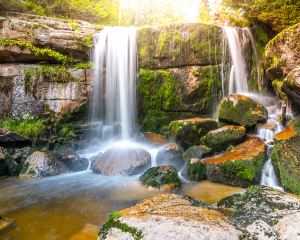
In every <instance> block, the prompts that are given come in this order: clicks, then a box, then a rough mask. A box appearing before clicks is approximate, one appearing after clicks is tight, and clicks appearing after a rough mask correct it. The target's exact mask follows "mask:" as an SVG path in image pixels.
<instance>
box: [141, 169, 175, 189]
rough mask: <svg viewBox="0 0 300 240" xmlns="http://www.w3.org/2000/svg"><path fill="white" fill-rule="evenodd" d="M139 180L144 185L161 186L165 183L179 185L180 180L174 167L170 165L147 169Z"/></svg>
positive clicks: (173, 185)
mask: <svg viewBox="0 0 300 240" xmlns="http://www.w3.org/2000/svg"><path fill="white" fill-rule="evenodd" d="M139 180H140V181H141V183H142V184H143V185H145V186H149V187H154V188H162V187H164V186H165V185H170V186H171V185H172V187H173V188H176V187H179V185H180V181H179V177H178V174H177V171H176V169H175V168H173V167H171V166H160V167H153V168H150V169H148V170H147V171H146V172H145V173H144V174H143V175H142V176H140V178H139Z"/></svg>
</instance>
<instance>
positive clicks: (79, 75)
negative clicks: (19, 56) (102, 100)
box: [0, 63, 91, 118]
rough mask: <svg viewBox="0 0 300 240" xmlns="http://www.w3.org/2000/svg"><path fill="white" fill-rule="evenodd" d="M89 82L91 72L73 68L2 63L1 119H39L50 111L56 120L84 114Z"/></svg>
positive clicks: (0, 79)
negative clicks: (24, 117)
mask: <svg viewBox="0 0 300 240" xmlns="http://www.w3.org/2000/svg"><path fill="white" fill-rule="evenodd" d="M90 83H91V82H90V70H89V69H77V68H76V67H74V66H72V65H70V66H68V67H66V66H61V65H57V64H52V65H46V66H45V65H39V64H20V63H16V64H0V101H1V102H3V104H2V105H1V106H0V118H3V117H5V116H8V115H9V116H10V115H11V116H14V117H15V116H18V117H21V118H22V117H23V116H24V115H29V116H30V117H40V116H42V115H45V114H49V111H53V112H55V113H56V116H57V117H61V116H62V115H64V114H66V113H72V114H73V113H77V115H79V113H80V111H82V112H84V111H83V110H84V106H85V105H86V103H87V99H88V95H89V93H90V91H91V88H90ZM71 116H72V115H71Z"/></svg>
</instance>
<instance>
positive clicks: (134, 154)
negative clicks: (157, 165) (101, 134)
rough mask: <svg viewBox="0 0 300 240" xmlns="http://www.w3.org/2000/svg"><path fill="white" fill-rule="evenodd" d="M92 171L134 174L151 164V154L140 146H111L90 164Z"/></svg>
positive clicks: (106, 173) (111, 173) (104, 173)
mask: <svg viewBox="0 0 300 240" xmlns="http://www.w3.org/2000/svg"><path fill="white" fill-rule="evenodd" d="M92 165H93V166H92V170H93V172H94V173H99V174H102V175H112V176H116V175H135V174H139V173H141V172H143V171H144V170H146V169H147V168H149V167H150V165H151V155H150V154H149V153H148V152H147V151H146V150H144V149H142V148H133V147H131V148H130V147H128V148H126V147H121V148H111V149H109V150H107V151H106V152H104V153H103V154H102V155H101V156H100V158H99V159H98V160H95V161H94V162H93V164H92Z"/></svg>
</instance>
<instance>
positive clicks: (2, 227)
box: [0, 216, 14, 234]
mask: <svg viewBox="0 0 300 240" xmlns="http://www.w3.org/2000/svg"><path fill="white" fill-rule="evenodd" d="M13 225H14V221H13V220H11V219H8V218H3V217H1V216H0V234H1V233H3V232H5V231H6V230H8V229H9V228H11V227H12V226H13Z"/></svg>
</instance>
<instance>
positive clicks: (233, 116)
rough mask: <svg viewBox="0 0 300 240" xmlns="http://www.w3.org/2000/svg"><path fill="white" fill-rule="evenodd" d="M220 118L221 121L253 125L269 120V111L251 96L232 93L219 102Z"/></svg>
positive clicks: (246, 125) (247, 125)
mask: <svg viewBox="0 0 300 240" xmlns="http://www.w3.org/2000/svg"><path fill="white" fill-rule="evenodd" d="M218 118H219V120H220V121H221V122H225V123H230V124H237V125H242V126H245V127H253V126H255V125H257V124H258V123H261V122H265V121H266V120H267V118H268V111H267V109H266V108H265V107H264V106H263V105H261V104H260V103H258V102H256V101H254V100H253V99H251V98H249V97H246V96H243V95H240V94H232V95H230V96H228V97H225V98H224V99H223V100H222V101H221V103H220V104H219V108H218Z"/></svg>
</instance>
